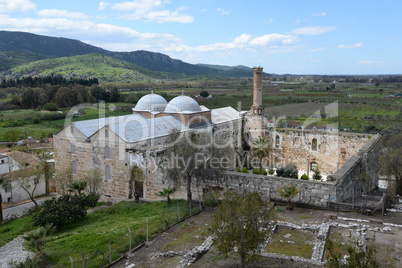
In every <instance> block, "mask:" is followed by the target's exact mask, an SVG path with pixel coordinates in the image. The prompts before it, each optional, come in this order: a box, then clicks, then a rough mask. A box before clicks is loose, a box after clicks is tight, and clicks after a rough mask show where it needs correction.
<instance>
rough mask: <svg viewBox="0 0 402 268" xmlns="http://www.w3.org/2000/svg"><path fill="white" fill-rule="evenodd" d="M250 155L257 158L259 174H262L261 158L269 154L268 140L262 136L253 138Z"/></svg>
mask: <svg viewBox="0 0 402 268" xmlns="http://www.w3.org/2000/svg"><path fill="white" fill-rule="evenodd" d="M250 147H251V148H250V152H251V155H252V156H253V157H255V158H258V160H259V163H258V164H259V174H260V175H261V174H262V160H263V159H264V158H265V157H267V156H268V155H269V141H268V140H266V139H264V138H259V139H255V140H254V141H253V143H252V144H251V146H250Z"/></svg>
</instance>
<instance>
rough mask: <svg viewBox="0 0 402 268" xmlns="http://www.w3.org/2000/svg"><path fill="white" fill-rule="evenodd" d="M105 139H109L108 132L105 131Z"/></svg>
mask: <svg viewBox="0 0 402 268" xmlns="http://www.w3.org/2000/svg"><path fill="white" fill-rule="evenodd" d="M105 138H109V130H107V129H105Z"/></svg>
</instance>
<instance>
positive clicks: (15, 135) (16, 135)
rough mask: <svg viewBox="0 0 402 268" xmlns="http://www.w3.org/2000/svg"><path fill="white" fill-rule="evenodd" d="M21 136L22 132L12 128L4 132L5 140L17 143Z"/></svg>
mask: <svg viewBox="0 0 402 268" xmlns="http://www.w3.org/2000/svg"><path fill="white" fill-rule="evenodd" d="M20 138H21V133H20V132H19V131H18V130H16V129H10V130H8V131H7V132H6V133H4V134H3V139H4V140H5V141H10V142H12V143H13V146H14V145H15V142H16V141H18V140H19V139H20Z"/></svg>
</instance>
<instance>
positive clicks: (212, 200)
mask: <svg viewBox="0 0 402 268" xmlns="http://www.w3.org/2000/svg"><path fill="white" fill-rule="evenodd" d="M204 205H205V206H206V207H216V206H217V205H219V200H218V197H217V196H216V195H215V194H214V193H213V192H212V191H209V192H208V194H207V196H206V198H205V200H204Z"/></svg>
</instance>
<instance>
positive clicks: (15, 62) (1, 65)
mask: <svg viewBox="0 0 402 268" xmlns="http://www.w3.org/2000/svg"><path fill="white" fill-rule="evenodd" d="M48 58H50V57H49V56H45V55H42V54H37V53H32V52H24V51H0V72H1V71H6V70H8V69H11V68H13V67H16V66H19V65H23V64H27V63H30V62H34V61H38V60H43V59H48Z"/></svg>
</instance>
